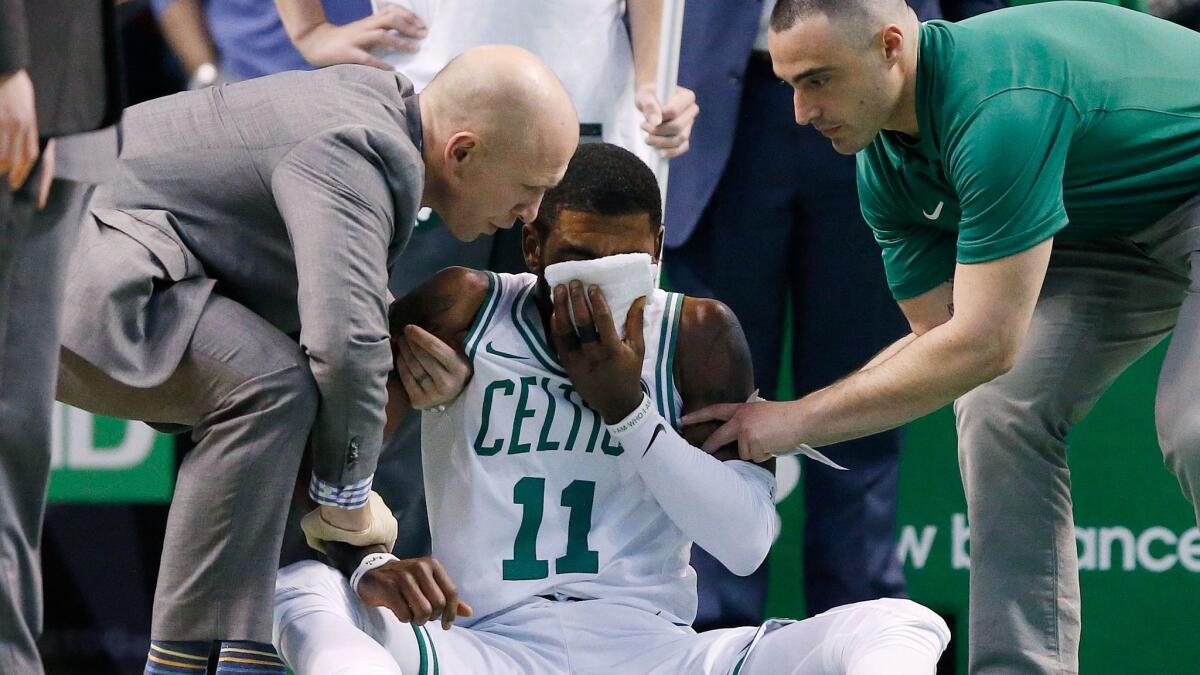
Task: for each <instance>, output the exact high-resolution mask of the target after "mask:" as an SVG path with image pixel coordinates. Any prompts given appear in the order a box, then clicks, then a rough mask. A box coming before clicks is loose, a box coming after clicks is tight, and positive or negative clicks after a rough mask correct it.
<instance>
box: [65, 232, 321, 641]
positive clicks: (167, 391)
mask: <svg viewBox="0 0 1200 675" xmlns="http://www.w3.org/2000/svg"><path fill="white" fill-rule="evenodd" d="M84 227H85V228H99V230H98V231H97V232H87V233H85V234H87V235H89V236H88V241H89V245H90V246H99V247H101V248H102V249H103V250H102V251H99V252H93V255H97V256H99V257H101V258H102V259H103V260H105V261H106V264H113V265H120V264H134V262H135V261H137V260H141V259H143V258H144V257H145V256H149V255H150V254H149V252H148V251H147V250H146V248H145V247H143V246H142V245H141V244H139V243H138V242H137V241H135V240H134V239H132V238H131V237H129V236H127V235H126V234H124V233H123V232H121V231H119V230H116V229H113V228H109V227H108V226H106V225H103V224H101V223H98V222H97V221H96V220H95V219H91V218H89V219H87V220H85V221H84ZM143 262H144V261H143ZM140 347H141V348H143V349H146V350H154V349H155V348H156V346H155V345H154V344H153V340H150V341H149V343H147V344H143V345H140ZM61 358H62V361H61V366H60V370H59V381H58V398H59V400H61V401H63V402H65V403H69V404H71V405H73V406H76V407H79V408H83V409H85V410H89V411H92V412H94V413H98V414H102V415H109V416H113V417H121V418H126V419H135V420H142V421H145V422H148V423H151V424H154V425H158V426H160V427H168V428H171V429H173V430H179V429H189V430H190V433H191V437H192V439H193V440H194V441H195V443H196V445H195V447H194V448H193V449H192V450H190V451H188V453H187V454H186V455H185V456H184V458H183V462H182V465H181V466H180V469H179V475H178V478H177V479H176V484H175V494H174V496H173V497H172V500H171V509H170V514H169V516H168V520H167V531H166V537H165V540H164V542H163V556H162V563H161V566H160V568H159V574H158V587H157V589H156V591H155V596H154V612H153V623H152V626H151V632H150V635H151V637H152V638H153V639H155V640H218V639H220V640H254V641H258V642H270V639H271V612H272V597H273V591H274V584H275V570H276V567H277V564H278V560H279V547H280V543H281V541H282V539H283V528H284V523H285V520H286V516H287V508H288V502H289V499H290V497H291V494H292V490H293V487H294V485H295V483H296V473H297V471H298V470H299V466H300V459H301V457H302V455H303V453H304V448H305V445H306V442H307V439H308V434H309V430H310V427H311V426H312V423H313V419H314V416H315V415H316V409H317V402H318V393H317V388H316V383H315V382H314V381H313V377H312V373H311V371H310V370H309V367H308V361H307V359H306V358H305V357H304V354H303V353H302V351H301V349H300V346H299V345H298V344H297V343H296V342H295V341H294V340H292V339H291V338H289V337H288V336H286V335H284V334H283V333H282V332H280V331H279V330H278V329H276V328H275V327H273V326H271V325H270V324H268V323H267V322H266V321H265V320H264V319H262V318H261V317H259V316H258V315H257V314H254V313H253V312H251V311H250V310H248V309H246V308H245V307H244V306H242V305H240V304H238V303H236V302H234V301H232V300H229V299H228V298H225V297H223V296H221V295H218V294H216V293H214V294H212V295H211V296H209V299H208V301H207V304H206V305H205V307H204V309H203V311H202V312H201V315H200V320H199V322H198V324H197V326H196V330H195V333H194V334H193V336H192V339H191V342H190V343H189V345H188V348H187V350H186V352H185V353H184V355H183V359H182V361H181V362H180V363H179V365H178V367H177V368H176V370H175V372H174V373H173V374H171V376H170V377H168V378H167V379H166V381H164V382H162V383H161V384H159V385H157V386H153V387H148V388H137V387H131V386H129V385H127V384H124V383H122V382H120V381H117V380H115V379H113V378H111V377H110V376H108V375H107V374H106V373H105V372H103V371H102V370H100V369H99V368H97V367H95V366H94V365H92V364H91V363H89V362H87V361H85V360H83V359H82V358H80V357H79V356H78V355H77V354H75V353H73V352H71V351H70V350H68V349H66V348H63V350H62V355H61Z"/></svg>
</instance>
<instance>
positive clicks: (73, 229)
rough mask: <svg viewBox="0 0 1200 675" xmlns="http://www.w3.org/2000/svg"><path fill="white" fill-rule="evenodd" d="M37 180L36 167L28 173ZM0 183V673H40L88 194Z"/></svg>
mask: <svg viewBox="0 0 1200 675" xmlns="http://www.w3.org/2000/svg"><path fill="white" fill-rule="evenodd" d="M33 175H34V176H36V175H37V170H36V169H35V171H34V174H33ZM33 183H36V181H35V180H31V181H30V184H28V185H26V186H25V187H24V188H23V189H22V190H20V191H18V192H16V193H14V192H13V191H12V190H10V189H9V188H8V185H7V183H4V184H3V185H0V672H3V673H31V674H32V673H40V672H42V665H41V659H40V657H39V656H38V651H37V638H38V635H39V634H40V633H41V630H42V575H41V561H40V557H39V552H38V550H39V546H40V543H41V531H42V516H43V512H44V510H45V506H46V486H47V483H48V480H49V476H50V443H51V440H50V433H51V428H50V419H51V411H52V409H53V408H52V406H53V404H54V381H55V377H56V373H57V367H58V342H59V334H60V326H61V316H60V314H61V312H60V310H61V307H62V299H63V288H64V283H63V282H64V277H65V270H66V267H67V258H68V256H69V255H70V251H71V245H72V243H73V242H74V240H75V236H74V235H75V234H76V233H77V232H78V231H79V228H78V223H79V217H80V214H81V213H82V210H83V205H84V203H85V201H86V199H87V195H88V193H89V189H90V187H89V186H88V185H85V184H81V183H75V182H71V181H62V180H57V181H55V182H54V185H53V186H52V188H51V192H50V199H49V202H48V203H47V205H46V208H45V209H43V210H42V211H36V210H35V209H34V204H33V201H34V196H33V187H34V186H33Z"/></svg>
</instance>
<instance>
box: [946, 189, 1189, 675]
mask: <svg viewBox="0 0 1200 675" xmlns="http://www.w3.org/2000/svg"><path fill="white" fill-rule="evenodd" d="M1171 331H1174V336H1173V338H1172V340H1171V346H1170V349H1169V350H1168V352H1167V358H1166V363H1164V364H1163V369H1162V373H1161V375H1160V377H1159V383H1158V393H1157V397H1156V400H1155V420H1156V424H1157V428H1158V441H1159V445H1160V447H1161V448H1162V452H1163V457H1164V461H1165V462H1166V464H1167V467H1168V468H1169V469H1170V470H1171V471H1172V472H1173V473H1174V474H1175V476H1176V477H1177V478H1178V479H1179V483H1180V485H1181V486H1182V488H1183V492H1184V494H1185V495H1186V496H1187V498H1188V499H1189V500H1191V502H1192V504H1193V505H1194V506H1195V505H1200V197H1197V198H1194V199H1193V200H1192V201H1190V202H1189V203H1187V204H1185V205H1184V206H1182V207H1180V208H1179V209H1177V210H1176V211H1175V212H1173V213H1172V214H1170V215H1169V216H1167V217H1166V218H1164V219H1163V220H1162V221H1160V222H1158V223H1156V224H1155V225H1153V226H1151V227H1150V228H1148V229H1147V230H1145V231H1144V232H1142V233H1140V234H1138V235H1136V236H1134V237H1132V238H1129V239H1121V240H1107V241H1093V242H1076V241H1068V240H1062V239H1060V240H1058V241H1056V242H1055V243H1054V250H1053V253H1052V255H1051V258H1050V267H1049V271H1048V273H1047V276H1046V281H1045V285H1044V286H1043V289H1042V294H1041V297H1040V298H1039V300H1038V303H1037V308H1036V310H1035V311H1034V316H1033V322H1032V324H1031V326H1030V328H1029V334H1028V336H1027V337H1026V339H1025V343H1024V345H1023V346H1022V348H1021V352H1020V354H1019V355H1018V357H1017V361H1016V364H1015V366H1014V367H1013V369H1012V370H1011V371H1010V372H1008V373H1007V374H1005V375H1003V376H1001V377H999V378H997V379H995V380H993V381H992V382H989V383H988V384H985V385H983V386H981V387H979V388H977V389H975V390H974V391H972V392H971V393H969V394H967V395H965V396H963V397H962V398H960V399H959V400H958V401H957V403H956V404H955V407H954V409H955V413H956V415H957V423H958V440H959V465H960V470H961V472H962V478H963V485H964V487H965V490H966V497H967V513H968V517H969V519H970V523H971V591H970V635H969V640H970V669H971V673H975V674H984V673H986V674H988V675H992V674H999V673H1005V674H1008V673H1013V674H1016V673H1021V674H1023V675H1024V674H1028V673H1077V672H1078V671H1079V632H1080V609H1079V608H1080V599H1079V574H1078V561H1077V558H1076V544H1075V533H1074V524H1073V523H1074V521H1073V517H1072V507H1071V479H1070V470H1069V468H1068V466H1067V442H1066V438H1067V433H1068V432H1069V431H1070V430H1071V427H1072V426H1073V425H1075V424H1076V423H1077V422H1079V421H1080V420H1081V419H1083V417H1084V415H1086V414H1087V412H1088V410H1090V409H1091V407H1092V405H1093V404H1094V403H1095V402H1096V400H1097V399H1098V398H1099V397H1100V395H1101V394H1102V393H1104V391H1105V390H1106V389H1107V388H1108V387H1109V385H1110V384H1112V382H1113V380H1115V379H1116V377H1117V376H1118V375H1119V374H1120V373H1121V372H1122V371H1124V370H1125V369H1126V368H1127V367H1128V366H1129V365H1130V364H1131V363H1133V362H1134V361H1135V360H1137V359H1138V358H1139V357H1140V356H1142V355H1143V354H1145V353H1146V352H1147V351H1149V350H1150V349H1151V348H1152V347H1154V346H1155V345H1156V344H1157V343H1158V342H1160V341H1161V340H1162V339H1163V338H1165V337H1166V336H1167V335H1168V333H1170V332H1171ZM1116 478H1117V477H1116V476H1114V479H1116ZM1198 514H1200V511H1198ZM1198 518H1200V515H1198Z"/></svg>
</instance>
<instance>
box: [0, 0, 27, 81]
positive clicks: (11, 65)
mask: <svg viewBox="0 0 1200 675" xmlns="http://www.w3.org/2000/svg"><path fill="white" fill-rule="evenodd" d="M28 66H29V33H28V30H27V27H26V24H25V0H0V74H4V73H10V72H13V71H15V70H21V69H22V68H26V67H28Z"/></svg>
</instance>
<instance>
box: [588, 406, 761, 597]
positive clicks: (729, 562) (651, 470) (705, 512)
mask: <svg viewBox="0 0 1200 675" xmlns="http://www.w3.org/2000/svg"><path fill="white" fill-rule="evenodd" d="M649 401H650V399H649V397H648V396H647V397H646V398H645V399H643V406H640V407H639V408H638V409H637V410H635V411H634V412H633V413H632V414H631V416H630V418H632V417H633V416H634V415H638V414H639V412H640V413H642V415H643V416H642V417H641V419H639V420H637V421H636V423H635V424H628V422H631V421H634V420H632V419H630V418H626V420H622V421H621V422H619V423H617V424H614V425H610V426H609V427H608V431H609V433H610V434H612V436H613V438H615V439H616V440H617V441H618V442H619V443H620V444H621V447H622V448H623V449H624V452H623V453H622V462H624V466H625V468H624V471H625V472H626V474H627V475H632V473H633V472H637V474H638V475H640V476H641V479H642V481H643V482H644V483H645V484H646V487H647V488H648V489H649V490H650V493H651V494H653V495H654V498H655V501H657V502H658V504H659V506H661V507H662V509H663V511H664V512H666V514H667V516H668V517H669V518H670V519H671V521H672V522H674V523H675V525H676V526H677V527H678V528H679V529H680V531H681V532H683V534H684V535H685V536H687V537H688V538H689V539H691V540H692V541H694V542H696V543H697V544H699V545H700V546H701V547H702V548H703V549H704V550H705V551H708V553H709V554H711V555H712V556H713V557H714V558H716V559H717V560H719V561H721V564H723V565H725V566H726V567H728V568H729V571H731V572H733V573H734V574H737V575H739V576H746V575H748V574H751V573H753V572H754V570H756V569H758V567H759V565H761V564H762V562H763V560H765V559H766V557H767V553H769V552H770V550H771V544H773V543H774V542H775V536H776V534H778V532H779V515H778V514H777V513H776V512H775V500H774V495H775V476H774V475H772V474H771V472H770V471H768V470H767V469H765V468H763V467H761V466H757V465H754V464H751V463H749V462H743V461H741V460H729V461H725V462H722V461H721V460H719V459H717V458H715V457H712V456H711V455H708V454H706V453H705V452H704V451H703V450H701V449H700V448H697V447H696V446H694V445H692V444H691V443H688V442H687V440H686V439H684V438H683V437H682V436H680V435H679V432H677V431H675V429H674V428H672V427H671V424H670V423H669V422H667V420H666V419H665V418H663V416H662V415H660V414H659V413H658V411H656V410H655V409H654V407H653V405H645V403H647V402H649Z"/></svg>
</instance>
